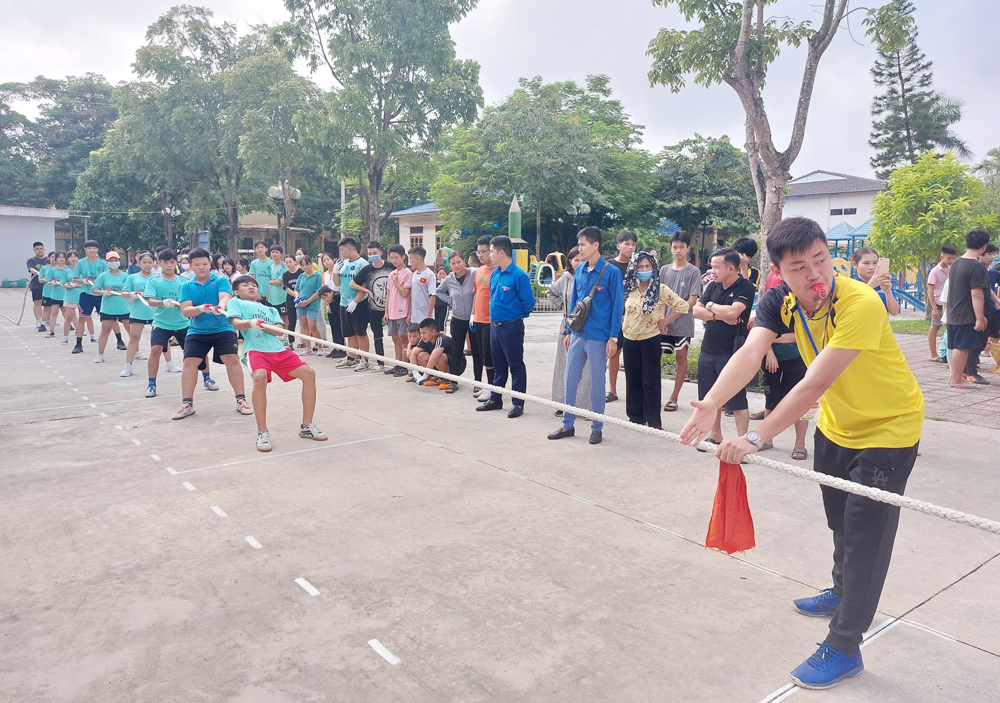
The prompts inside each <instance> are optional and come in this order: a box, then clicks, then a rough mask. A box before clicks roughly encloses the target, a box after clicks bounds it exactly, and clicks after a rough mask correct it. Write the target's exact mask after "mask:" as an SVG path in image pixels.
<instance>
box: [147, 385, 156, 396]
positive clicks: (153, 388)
mask: <svg viewBox="0 0 1000 703" xmlns="http://www.w3.org/2000/svg"><path fill="white" fill-rule="evenodd" d="M146 397H147V398H155V397H156V386H153V385H150V386H146Z"/></svg>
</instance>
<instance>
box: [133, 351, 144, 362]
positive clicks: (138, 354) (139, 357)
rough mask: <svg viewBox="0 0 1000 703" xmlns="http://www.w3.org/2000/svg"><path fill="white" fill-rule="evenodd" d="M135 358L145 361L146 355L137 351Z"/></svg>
mask: <svg viewBox="0 0 1000 703" xmlns="http://www.w3.org/2000/svg"><path fill="white" fill-rule="evenodd" d="M135 358H136V360H137V361H145V360H146V355H145V354H143V353H142V352H141V351H137V352H136V353H135Z"/></svg>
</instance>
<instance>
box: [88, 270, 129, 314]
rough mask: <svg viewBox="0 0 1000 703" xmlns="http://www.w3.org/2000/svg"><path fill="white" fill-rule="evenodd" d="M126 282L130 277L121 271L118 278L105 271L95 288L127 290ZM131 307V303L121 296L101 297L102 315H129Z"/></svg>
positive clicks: (96, 281) (98, 278)
mask: <svg viewBox="0 0 1000 703" xmlns="http://www.w3.org/2000/svg"><path fill="white" fill-rule="evenodd" d="M126 281H128V275H127V274H126V273H125V272H124V271H122V270H121V269H119V270H118V275H117V276H116V275H114V274H112V273H111V272H110V271H105V272H104V273H102V274H101V275H100V276H98V277H97V280H95V281H94V288H96V289H98V290H125V282H126ZM131 307H132V305H131V303H130V302H129V301H128V300H127V299H126V298H122V297H121V296H120V295H105V296H103V297H101V314H102V315H128V312H129V310H130V309H131Z"/></svg>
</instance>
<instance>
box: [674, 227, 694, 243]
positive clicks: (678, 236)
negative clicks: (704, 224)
mask: <svg viewBox="0 0 1000 703" xmlns="http://www.w3.org/2000/svg"><path fill="white" fill-rule="evenodd" d="M674 242H681V243H682V244H686V245H687V246H691V235H690V234H688V233H687V232H685V231H684V230H682V229H679V230H677V231H676V232H674V233H673V234H671V235H670V243H671V244H673V243H674Z"/></svg>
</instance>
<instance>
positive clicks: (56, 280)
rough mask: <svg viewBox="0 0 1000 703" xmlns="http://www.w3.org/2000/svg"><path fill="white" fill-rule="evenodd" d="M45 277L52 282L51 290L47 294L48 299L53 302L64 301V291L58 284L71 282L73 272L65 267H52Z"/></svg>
mask: <svg viewBox="0 0 1000 703" xmlns="http://www.w3.org/2000/svg"><path fill="white" fill-rule="evenodd" d="M45 277H46V278H48V279H49V280H50V281H52V288H51V290H50V292H49V297H50V298H52V299H53V300H62V301H65V300H66V289H65V288H63V287H62V286H61V285H57V284H60V283H68V282H70V281H72V280H73V271H72V270H70V269H69V268H67V267H65V266H64V267H63V268H61V269H60V268H59V267H58V266H53V267H52V268H50V269H49V271H48V273H46V274H45Z"/></svg>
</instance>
